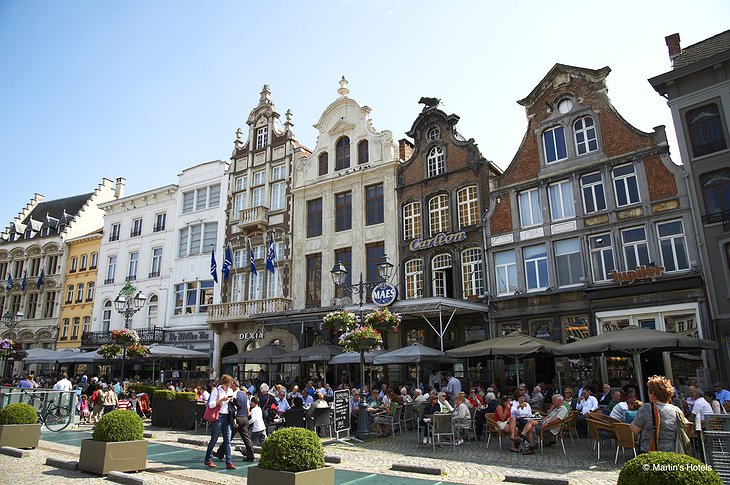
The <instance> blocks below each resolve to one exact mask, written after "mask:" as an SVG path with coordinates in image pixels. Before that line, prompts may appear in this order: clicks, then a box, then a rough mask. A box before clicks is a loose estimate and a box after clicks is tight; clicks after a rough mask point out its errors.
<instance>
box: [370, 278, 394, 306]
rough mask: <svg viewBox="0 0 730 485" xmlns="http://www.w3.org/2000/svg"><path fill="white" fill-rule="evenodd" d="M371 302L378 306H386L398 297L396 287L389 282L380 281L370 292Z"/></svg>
mask: <svg viewBox="0 0 730 485" xmlns="http://www.w3.org/2000/svg"><path fill="white" fill-rule="evenodd" d="M371 296H372V299H373V303H375V304H376V305H378V306H382V307H386V306H388V305H390V304H391V303H393V302H394V301H395V299H396V298H398V288H396V287H395V286H393V285H391V284H390V283H381V284H379V285H378V286H376V287H375V288H373V292H372V295H371Z"/></svg>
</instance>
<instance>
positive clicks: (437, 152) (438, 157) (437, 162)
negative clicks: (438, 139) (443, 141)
mask: <svg viewBox="0 0 730 485" xmlns="http://www.w3.org/2000/svg"><path fill="white" fill-rule="evenodd" d="M426 162H427V164H426V165H427V167H428V172H427V177H429V178H430V177H436V176H437V175H441V174H442V173H444V171H445V170H446V154H445V152H444V149H443V148H442V147H440V146H435V147H433V148H431V149H430V150H429V151H428V156H427V157H426Z"/></svg>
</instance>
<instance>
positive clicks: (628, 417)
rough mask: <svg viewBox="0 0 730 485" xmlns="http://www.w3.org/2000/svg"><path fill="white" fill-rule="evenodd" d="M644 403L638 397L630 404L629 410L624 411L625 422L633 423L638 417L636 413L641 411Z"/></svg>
mask: <svg viewBox="0 0 730 485" xmlns="http://www.w3.org/2000/svg"><path fill="white" fill-rule="evenodd" d="M643 405H644V403H643V402H641V401H639V400H638V399H637V400H636V401H634V402H633V403H631V404H629V410H628V411H626V413H624V423H629V424H631V423H633V422H634V418H635V417H636V413H637V412H638V411H639V408H641V406H643Z"/></svg>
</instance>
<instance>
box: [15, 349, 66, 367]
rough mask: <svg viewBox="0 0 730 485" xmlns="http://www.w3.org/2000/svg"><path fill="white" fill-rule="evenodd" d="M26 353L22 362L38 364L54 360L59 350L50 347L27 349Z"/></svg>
mask: <svg viewBox="0 0 730 485" xmlns="http://www.w3.org/2000/svg"><path fill="white" fill-rule="evenodd" d="M26 353H27V354H28V355H26V356H25V358H24V359H23V362H25V363H26V364H40V363H47V362H56V358H57V357H58V353H59V352H57V351H55V350H50V349H28V350H26Z"/></svg>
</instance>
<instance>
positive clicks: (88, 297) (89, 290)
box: [86, 281, 94, 301]
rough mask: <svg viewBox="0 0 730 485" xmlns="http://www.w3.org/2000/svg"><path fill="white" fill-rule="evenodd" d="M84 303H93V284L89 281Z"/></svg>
mask: <svg viewBox="0 0 730 485" xmlns="http://www.w3.org/2000/svg"><path fill="white" fill-rule="evenodd" d="M86 301H94V282H93V281H89V286H88V288H87V290H86Z"/></svg>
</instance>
